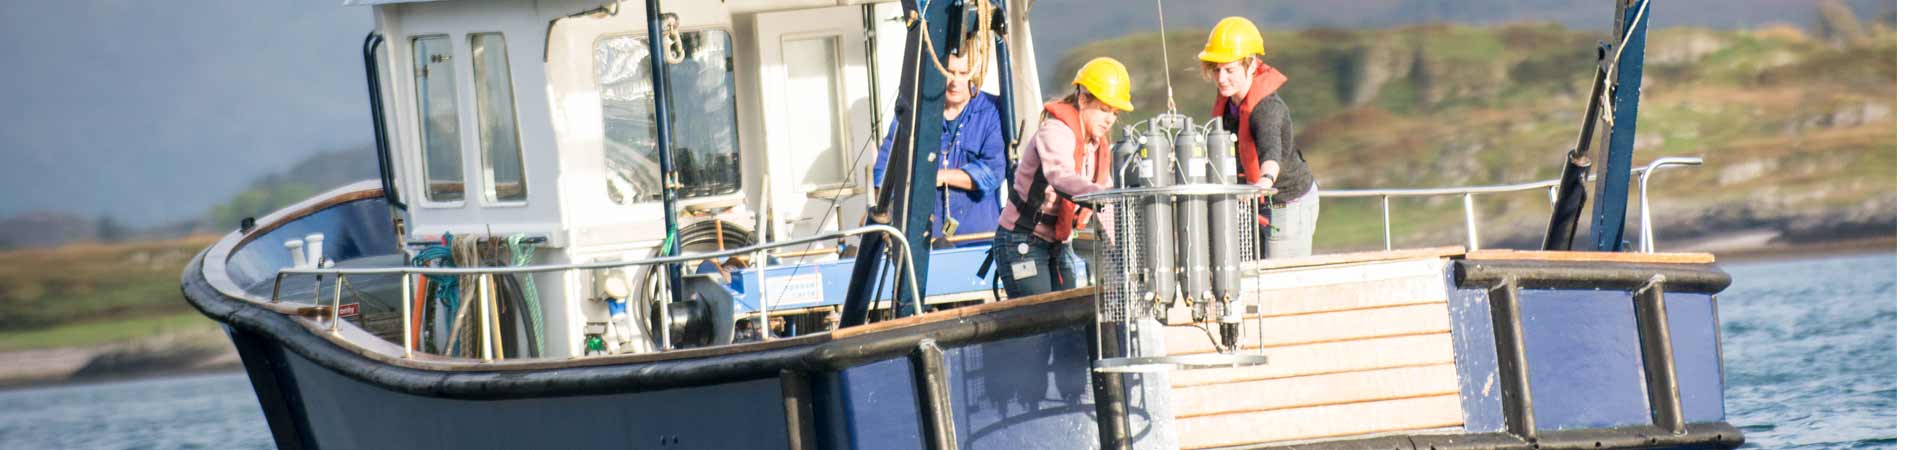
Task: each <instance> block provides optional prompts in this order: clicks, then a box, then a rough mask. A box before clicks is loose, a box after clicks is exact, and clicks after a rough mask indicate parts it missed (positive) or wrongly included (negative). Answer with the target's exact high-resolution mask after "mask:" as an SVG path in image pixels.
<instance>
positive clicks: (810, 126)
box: [754, 6, 885, 239]
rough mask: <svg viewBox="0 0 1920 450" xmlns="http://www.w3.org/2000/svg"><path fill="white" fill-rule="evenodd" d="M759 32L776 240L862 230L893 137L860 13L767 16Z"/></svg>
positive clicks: (758, 20)
mask: <svg viewBox="0 0 1920 450" xmlns="http://www.w3.org/2000/svg"><path fill="white" fill-rule="evenodd" d="M754 26H755V28H756V31H758V33H757V40H758V42H757V44H759V49H760V52H759V53H760V79H761V83H760V86H761V87H760V89H761V92H760V95H761V98H762V100H763V102H762V106H763V108H762V110H763V117H764V118H765V120H766V133H767V135H766V138H767V139H766V142H767V149H766V150H767V151H766V158H767V165H766V167H767V168H768V170H767V177H768V178H769V180H768V181H770V182H771V183H772V186H771V187H770V189H768V193H769V194H770V195H771V197H770V198H767V199H764V200H765V201H767V202H768V203H769V204H771V205H772V206H771V210H772V212H773V215H772V219H773V220H774V226H773V229H774V233H775V236H776V238H779V239H784V238H789V237H804V236H811V235H814V234H818V233H824V232H831V231H836V230H839V229H843V228H851V227H854V226H858V225H859V224H860V220H861V217H862V214H863V211H865V210H866V203H867V202H866V195H865V192H866V190H867V186H868V185H869V184H870V183H872V181H873V180H872V178H873V174H872V171H871V170H870V169H869V168H870V167H871V166H872V163H871V161H872V160H873V154H872V151H873V150H872V149H873V148H875V147H878V146H879V144H880V140H881V138H883V137H885V136H884V135H874V133H873V130H874V128H876V127H874V126H873V124H872V123H871V121H872V120H873V119H872V117H873V113H872V112H871V106H870V105H869V102H870V101H871V94H869V92H870V85H869V81H868V79H869V75H868V72H867V57H866V54H867V53H866V51H867V50H866V40H865V27H864V26H863V24H862V16H861V11H860V7H858V6H843V7H832V8H820V9H812V10H805V11H782V12H771V13H764V14H760V15H758V16H756V17H755V18H754ZM880 131H881V132H882V133H884V132H885V129H880Z"/></svg>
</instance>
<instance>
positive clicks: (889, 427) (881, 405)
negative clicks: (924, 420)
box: [815, 358, 922, 450]
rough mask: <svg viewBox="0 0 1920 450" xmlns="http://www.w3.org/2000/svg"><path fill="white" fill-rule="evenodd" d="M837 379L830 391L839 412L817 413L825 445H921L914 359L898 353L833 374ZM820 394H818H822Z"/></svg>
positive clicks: (851, 449) (854, 448) (851, 447)
mask: <svg viewBox="0 0 1920 450" xmlns="http://www.w3.org/2000/svg"><path fill="white" fill-rule="evenodd" d="M829 378H830V379H831V381H830V382H831V383H835V384H837V386H834V387H832V388H831V391H832V392H830V393H829V394H831V395H834V396H835V397H836V398H834V399H833V400H832V401H833V402H834V403H835V404H836V406H838V407H839V409H840V411H839V412H838V414H837V416H838V417H831V416H835V415H836V414H824V415H816V416H815V417H817V418H818V419H816V420H820V421H821V422H822V423H821V426H822V427H828V426H835V427H838V428H839V429H837V430H829V431H830V432H828V433H822V434H820V435H819V437H820V438H821V441H822V444H823V445H821V448H838V449H848V450H859V449H896V448H920V447H921V446H922V444H921V438H920V415H919V408H920V405H919V400H917V399H918V398H919V397H918V396H917V395H918V394H916V393H915V392H914V388H913V364H912V363H911V362H909V361H907V359H906V358H893V359H888V360H883V361H880V362H875V363H871V364H867V365H864V366H858V367H853V368H849V369H846V370H842V371H839V372H836V373H834V374H833V375H831V376H829ZM816 397H817V396H816Z"/></svg>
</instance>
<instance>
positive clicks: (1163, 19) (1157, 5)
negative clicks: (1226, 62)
mask: <svg viewBox="0 0 1920 450" xmlns="http://www.w3.org/2000/svg"><path fill="white" fill-rule="evenodd" d="M1153 14H1154V17H1155V18H1157V19H1159V20H1160V69H1161V73H1162V74H1164V75H1165V76H1166V79H1165V80H1164V81H1166V82H1167V111H1168V112H1171V113H1174V114H1179V113H1180V108H1176V107H1174V105H1173V58H1172V57H1169V56H1167V12H1166V6H1164V5H1162V4H1161V2H1160V0H1153Z"/></svg>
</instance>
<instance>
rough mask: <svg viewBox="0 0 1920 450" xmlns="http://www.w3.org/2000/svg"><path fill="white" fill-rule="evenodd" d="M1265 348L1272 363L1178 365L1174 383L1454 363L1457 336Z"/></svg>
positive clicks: (1192, 384) (1259, 378) (1241, 379)
mask: <svg viewBox="0 0 1920 450" xmlns="http://www.w3.org/2000/svg"><path fill="white" fill-rule="evenodd" d="M1263 354H1264V355H1266V356H1267V364H1264V365H1259V366H1252V367H1235V368H1226V369H1201V370H1182V371H1175V372H1173V373H1172V375H1171V378H1172V382H1173V386H1175V387H1187V386H1199V385H1207V384H1216V383H1232V382H1239V381H1247V380H1264V379H1273V378H1282V377H1299V376H1311V375H1316V374H1328V373H1342V372H1352V371H1361V370H1374V369H1382V368H1390V367H1406V366H1421V365H1434V364H1453V337H1452V336H1451V335H1448V334H1447V333H1431V334H1422V335H1411V336H1394V337H1383V338H1375V339H1367V340H1356V341H1342V342H1328V343H1319V344H1306V345H1293V346H1283V347H1274V348H1268V349H1266V350H1265V353H1263Z"/></svg>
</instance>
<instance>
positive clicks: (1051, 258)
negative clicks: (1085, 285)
mask: <svg viewBox="0 0 1920 450" xmlns="http://www.w3.org/2000/svg"><path fill="white" fill-rule="evenodd" d="M1068 251H1072V250H1071V249H1069V248H1068V246H1066V245H1062V244H1058V243H1054V242H1048V241H1047V240H1045V239H1040V237H1039V236H1034V235H1032V234H1030V233H1015V232H1013V231H1009V230H1007V229H1005V228H1000V229H997V230H995V231H994V232H993V250H992V251H991V253H992V254H993V269H994V273H995V276H998V277H1000V285H1001V286H1004V287H1006V289H1007V298H1020V297H1026V296H1031V295H1040V294H1045V293H1048V292H1054V291H1063V290H1067V289H1073V288H1075V287H1077V286H1075V285H1076V284H1078V279H1077V277H1076V276H1075V274H1074V272H1073V264H1072V263H1071V262H1070V261H1069V260H1068V259H1067V257H1066V255H1065V254H1063V253H1062V252H1068Z"/></svg>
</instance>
